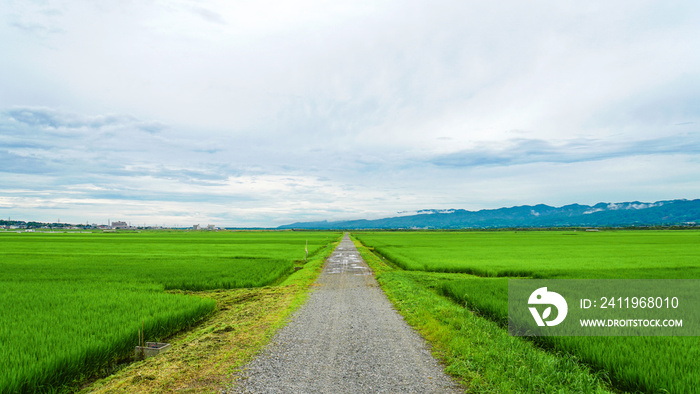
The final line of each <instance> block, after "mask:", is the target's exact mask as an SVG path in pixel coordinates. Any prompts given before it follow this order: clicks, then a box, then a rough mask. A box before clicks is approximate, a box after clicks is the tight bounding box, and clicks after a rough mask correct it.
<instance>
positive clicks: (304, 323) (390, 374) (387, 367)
mask: <svg viewBox="0 0 700 394" xmlns="http://www.w3.org/2000/svg"><path fill="white" fill-rule="evenodd" d="M463 391H464V390H463V389H460V387H459V386H458V385H457V384H456V383H454V382H453V381H452V380H451V379H450V378H449V377H448V376H446V375H445V373H444V371H443V369H442V367H441V366H440V364H439V363H438V362H437V361H436V360H435V358H433V357H432V355H431V354H430V351H429V350H428V347H427V345H426V343H425V341H424V340H423V339H422V338H421V337H420V336H419V335H418V334H417V333H416V332H415V331H414V330H413V329H412V328H411V327H410V326H409V325H408V324H406V322H405V321H404V320H403V318H402V317H401V316H400V315H399V314H398V313H397V312H396V311H395V310H394V309H393V307H392V305H391V303H390V302H389V300H388V299H387V297H386V295H385V294H384V292H383V291H382V290H381V289H380V288H379V285H378V284H377V281H376V280H375V278H374V275H373V274H372V272H371V270H370V269H369V267H368V266H367V264H366V263H365V262H364V260H363V259H362V258H361V257H360V254H359V253H358V251H357V248H356V247H355V245H354V244H353V243H352V241H351V240H350V238H349V237H348V235H347V234H346V235H345V237H343V240H342V242H341V243H340V245H339V246H338V247H337V248H336V249H335V251H334V252H333V254H332V255H331V256H330V257H329V258H328V260H327V263H326V266H325V267H324V269H323V272H322V273H321V274H320V275H319V277H318V280H317V281H316V283H315V291H313V292H312V294H311V295H310V297H309V300H308V301H307V303H306V304H305V305H303V306H302V307H301V308H299V310H298V311H297V312H296V313H295V314H294V316H293V317H292V319H291V321H290V323H289V324H288V325H286V326H285V327H283V328H282V329H280V331H278V333H277V334H276V336H275V337H274V338H273V340H272V341H271V343H270V344H269V345H268V346H267V347H266V348H265V349H264V350H263V351H262V352H261V353H260V354H259V355H258V357H257V358H255V359H254V360H253V361H251V363H250V364H248V365H247V366H246V367H244V370H243V373H242V376H241V379H240V380H239V381H238V382H237V386H236V387H234V388H232V389H231V392H238V393H376V392H385V393H407V392H419V393H452V392H463Z"/></svg>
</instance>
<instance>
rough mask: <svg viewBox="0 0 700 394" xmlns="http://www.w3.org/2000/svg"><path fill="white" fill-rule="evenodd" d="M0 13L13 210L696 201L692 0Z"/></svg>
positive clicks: (133, 211) (330, 211)
mask: <svg viewBox="0 0 700 394" xmlns="http://www.w3.org/2000/svg"><path fill="white" fill-rule="evenodd" d="M0 9H2V11H0V36H2V37H4V38H5V39H4V41H3V42H4V45H3V48H2V49H0V85H1V86H3V91H2V92H0V164H1V165H0V171H2V178H0V195H2V196H4V197H6V198H10V196H11V197H12V199H10V200H3V201H4V202H3V204H4V205H2V206H0V208H2V209H3V212H5V211H12V212H22V213H23V214H25V215H28V216H32V215H35V216H41V215H42V214H43V213H41V212H47V211H48V210H50V209H57V210H58V209H60V210H63V211H66V212H72V214H74V215H75V216H76V217H77V216H85V214H87V213H90V212H92V213H91V214H94V215H95V216H96V217H104V216H105V215H108V214H109V212H110V211H116V210H119V209H120V208H119V207H121V206H124V207H126V206H128V207H129V210H128V212H127V211H124V213H123V215H127V214H128V215H133V216H134V217H139V219H138V220H139V221H142V220H144V221H148V220H147V219H148V218H153V220H157V221H158V222H166V221H168V220H176V219H177V218H187V220H190V221H201V222H205V221H207V220H211V221H216V222H217V223H220V224H226V222H228V223H230V224H241V225H244V224H246V223H251V224H252V223H255V224H258V225H262V224H268V225H273V224H283V223H285V222H286V221H295V220H298V219H304V220H307V219H308V220H315V219H345V218H361V217H365V216H367V217H377V216H380V215H391V214H394V213H395V212H398V211H415V210H421V209H451V208H469V209H478V208H496V207H499V206H502V205H522V204H525V203H540V202H543V203H551V204H555V205H564V204H568V203H571V202H581V203H594V202H598V201H626V200H628V201H635V200H644V201H654V200H660V199H672V198H677V197H678V198H680V197H686V198H696V197H697V194H698V192H700V190H699V187H698V186H697V185H698V184H700V182H698V179H697V175H696V174H698V173H700V172H699V171H698V170H699V168H698V160H697V157H698V153H699V152H698V138H697V136H698V135H699V134H698V133H699V132H700V129H699V128H698V125H700V107H699V106H698V103H700V94H698V92H700V89H698V88H700V86H698V82H697V81H700V78H698V73H699V71H698V70H700V52H698V51H696V50H695V48H697V47H698V45H699V44H700V38H699V37H700V25H698V24H697V23H696V21H697V19H698V17H699V16H700V5H698V3H697V2H693V1H679V2H673V3H661V2H652V1H642V2H640V1H618V2H614V3H610V2H607V3H601V2H588V3H585V4H583V3H577V4H569V3H562V2H555V1H545V2H539V3H523V2H515V1H505V2H482V3H474V2H459V1H447V0H445V1H437V2H435V1H432V2H427V1H412V2H397V1H379V2H377V1H360V2H352V3H342V4H341V3H337V2H326V1H320V0H319V1H314V0H305V1H302V2H280V1H272V0H265V1H259V2H228V1H223V0H222V1H215V0H210V1H187V0H179V1H168V2H164V1H153V2H134V3H124V2H117V1H101V2H96V3H78V2H64V1H54V0H47V1H42V2H24V1H11V0H9V1H8V0H6V1H4V2H3V4H2V6H0ZM20 189H21V190H25V191H24V192H22V193H18V192H17V193H16V192H12V193H10V192H7V190H20ZM76 193H77V194H76ZM80 199H82V201H83V203H84V204H82V205H81V203H79V201H78V200H80ZM23 200H24V205H22V204H23V202H22V201H23ZM8 201H10V202H8ZM32 207H34V208H32ZM39 207H42V208H41V209H40V208H39ZM49 207H50V209H49ZM159 207H160V208H159ZM20 209H21V211H19V210H20ZM47 214H48V213H47ZM52 214H53V213H52ZM12 215H13V216H17V215H16V213H12ZM109 216H110V217H111V215H109ZM199 217H201V218H202V219H201V220H199V219H197V218H199ZM37 218H38V217H37ZM48 219H50V218H48ZM205 219H206V220H205ZM80 220H81V221H83V219H82V218H81V219H80ZM171 223H172V222H171Z"/></svg>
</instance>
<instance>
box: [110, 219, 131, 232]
mask: <svg viewBox="0 0 700 394" xmlns="http://www.w3.org/2000/svg"><path fill="white" fill-rule="evenodd" d="M112 228H113V229H115V230H117V229H126V228H129V225H128V224H127V223H126V222H119V221H117V222H112Z"/></svg>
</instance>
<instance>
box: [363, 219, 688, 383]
mask: <svg viewBox="0 0 700 394" xmlns="http://www.w3.org/2000/svg"><path fill="white" fill-rule="evenodd" d="M356 237H357V238H358V239H359V240H361V241H362V242H363V243H364V244H365V245H367V246H369V247H373V248H374V251H375V252H377V253H379V254H381V255H382V256H384V257H386V258H387V259H389V260H391V261H392V262H393V263H394V264H395V265H397V266H399V267H401V268H404V269H406V270H413V271H417V272H416V274H418V275H428V273H425V274H421V272H425V271H433V272H454V273H469V274H473V275H478V276H482V277H483V278H474V277H470V276H466V275H465V276H464V277H463V278H459V277H457V278H451V279H450V280H445V281H443V282H441V283H439V284H437V285H435V289H436V291H437V292H438V293H440V294H443V295H446V296H448V297H449V298H452V299H453V300H455V301H456V302H458V303H459V304H460V305H463V306H466V307H467V308H469V309H470V310H471V311H474V312H476V313H477V314H478V315H481V316H483V317H486V318H488V319H489V320H492V321H494V322H496V323H497V324H499V325H500V326H501V327H502V329H505V327H506V325H507V314H508V287H507V277H532V278H557V279H565V278H570V279H698V278H700V232H698V231H687V230H684V231H602V232H595V233H589V232H583V231H578V232H575V231H518V232H515V231H492V232H483V231H482V232H437V231H436V232H368V233H359V234H357V235H356ZM522 340H529V341H533V343H536V344H537V345H538V346H540V347H542V348H546V349H550V350H551V351H553V352H566V353H568V354H571V355H574V356H575V357H577V358H578V359H580V360H581V361H582V362H584V363H586V364H588V365H590V366H591V367H592V368H593V369H594V370H596V371H600V372H602V373H604V374H605V375H606V376H608V377H609V379H610V380H611V381H612V382H613V383H614V384H615V387H617V388H619V389H622V390H629V391H640V392H650V393H651V392H671V393H693V392H700V388H699V387H698V382H700V361H699V360H700V340H699V339H698V338H696V337H538V338H530V339H522Z"/></svg>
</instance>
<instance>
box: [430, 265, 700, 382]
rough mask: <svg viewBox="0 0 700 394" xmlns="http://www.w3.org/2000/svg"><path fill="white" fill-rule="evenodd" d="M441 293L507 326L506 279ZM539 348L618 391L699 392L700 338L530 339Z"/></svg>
mask: <svg viewBox="0 0 700 394" xmlns="http://www.w3.org/2000/svg"><path fill="white" fill-rule="evenodd" d="M439 287H440V289H441V291H442V293H443V294H445V295H448V296H449V297H451V298H452V299H454V300H455V301H457V302H458V303H460V304H462V305H465V306H466V307H468V308H469V309H471V310H475V311H478V312H479V313H480V314H482V315H484V316H486V317H488V318H489V319H491V320H493V321H495V322H497V323H499V325H501V327H503V328H504V329H507V325H508V280H507V279H505V278H496V279H483V278H474V279H464V280H451V281H444V282H442V283H441V284H440V285H439ZM529 339H530V340H532V341H534V342H535V343H537V344H538V345H540V346H542V347H545V348H549V349H554V350H556V351H566V352H567V353H570V354H574V355H576V356H577V357H578V358H579V359H580V360H581V361H583V362H585V363H586V364H588V365H590V366H591V367H592V368H594V369H596V370H600V371H605V373H606V375H607V376H608V377H609V378H610V379H611V381H612V382H614V383H615V385H616V387H618V388H621V389H623V390H629V391H641V392H649V393H652V392H659V391H667V392H670V393H694V392H700V391H699V390H700V388H699V387H698V382H700V340H698V338H696V337H533V338H529Z"/></svg>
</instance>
